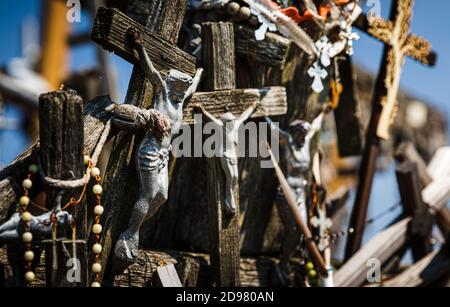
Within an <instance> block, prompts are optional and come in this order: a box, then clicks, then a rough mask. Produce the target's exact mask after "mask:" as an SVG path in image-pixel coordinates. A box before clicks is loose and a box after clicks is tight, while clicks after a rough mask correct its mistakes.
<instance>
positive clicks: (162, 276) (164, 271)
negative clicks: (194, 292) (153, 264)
mask: <svg viewBox="0 0 450 307" xmlns="http://www.w3.org/2000/svg"><path fill="white" fill-rule="evenodd" d="M153 284H154V285H155V286H157V287H182V286H183V285H182V284H181V281H180V277H179V276H178V273H177V271H176V270H175V266H174V265H173V264H166V265H163V266H158V267H157V268H156V271H155V272H154V273H153Z"/></svg>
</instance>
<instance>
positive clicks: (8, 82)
mask: <svg viewBox="0 0 450 307" xmlns="http://www.w3.org/2000/svg"><path fill="white" fill-rule="evenodd" d="M0 94H2V95H3V97H4V99H7V100H10V101H14V102H15V103H17V104H18V105H19V106H21V107H23V108H24V109H25V110H27V111H36V110H37V109H38V99H39V93H36V92H32V91H30V90H29V89H28V88H27V87H26V84H23V83H22V82H20V81H18V80H15V79H13V78H11V77H9V76H7V75H5V74H3V73H0Z"/></svg>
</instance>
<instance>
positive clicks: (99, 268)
mask: <svg viewBox="0 0 450 307" xmlns="http://www.w3.org/2000/svg"><path fill="white" fill-rule="evenodd" d="M101 271H102V265H101V264H100V263H94V264H93V265H92V273H100V272H101Z"/></svg>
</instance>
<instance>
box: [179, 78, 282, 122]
mask: <svg viewBox="0 0 450 307" xmlns="http://www.w3.org/2000/svg"><path fill="white" fill-rule="evenodd" d="M254 103H259V106H258V108H257V109H256V111H255V113H253V115H252V118H256V117H264V116H266V115H273V116H274V115H284V114H286V112H287V98H286V89H285V88H284V87H280V86H275V87H266V88H261V89H233V90H223V91H214V92H197V93H195V94H194V95H192V97H191V99H190V100H189V101H187V103H186V107H185V109H184V122H185V123H186V124H193V123H194V116H193V115H194V114H195V112H194V106H195V105H196V104H200V105H202V106H203V107H204V108H205V110H207V111H208V112H209V113H211V114H212V115H214V116H216V117H219V116H220V115H222V114H223V113H225V112H227V110H228V111H229V112H231V113H233V114H234V115H235V116H240V115H241V114H242V113H243V112H245V110H246V109H248V108H249V107H250V106H251V105H252V104H254ZM266 113H267V114H266Z"/></svg>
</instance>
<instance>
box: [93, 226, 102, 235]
mask: <svg viewBox="0 0 450 307" xmlns="http://www.w3.org/2000/svg"><path fill="white" fill-rule="evenodd" d="M102 230H103V229H102V225H100V224H94V226H92V232H93V233H94V234H96V235H99V234H101V233H102Z"/></svg>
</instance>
